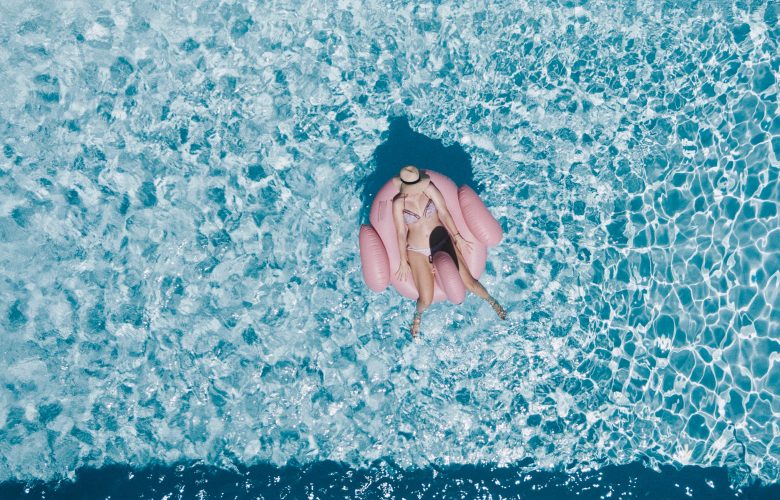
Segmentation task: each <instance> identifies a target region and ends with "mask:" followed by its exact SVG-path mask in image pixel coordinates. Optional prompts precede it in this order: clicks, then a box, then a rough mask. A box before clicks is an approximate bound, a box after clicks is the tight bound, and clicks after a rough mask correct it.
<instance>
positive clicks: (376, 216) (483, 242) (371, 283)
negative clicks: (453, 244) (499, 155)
mask: <svg viewBox="0 0 780 500" xmlns="http://www.w3.org/2000/svg"><path fill="white" fill-rule="evenodd" d="M424 172H425V173H427V174H428V175H429V176H430V177H431V182H433V183H434V184H435V185H436V187H437V188H438V189H439V191H441V194H442V196H443V197H444V201H445V202H446V204H447V209H448V210H449V212H450V214H451V215H452V218H453V220H454V221H455V225H456V226H457V228H458V231H459V232H460V234H461V236H463V237H464V238H465V239H467V240H469V241H471V242H472V250H471V252H468V253H467V254H466V255H464V259H465V260H466V264H467V265H468V267H469V270H470V271H471V274H472V276H474V278H475V279H479V277H480V276H481V275H482V272H483V271H484V270H485V262H486V260H487V247H489V246H495V245H497V244H498V243H499V242H500V241H501V238H502V237H503V231H502V229H501V225H500V224H499V223H498V221H497V220H496V219H495V218H494V217H493V216H492V215H491V214H490V212H489V211H488V209H487V208H486V207H485V204H484V203H482V200H481V199H480V197H479V195H477V193H475V192H474V190H473V189H471V188H470V187H468V186H465V185H464V186H461V187H460V188H458V187H457V186H456V185H455V183H454V182H453V181H452V180H451V179H450V178H449V177H447V176H445V175H442V174H440V173H438V172H433V171H431V170H424ZM397 194H398V188H397V187H396V186H395V185H394V184H393V182H392V179H391V180H389V181H387V183H386V184H385V185H384V186H382V188H381V189H380V190H379V192H378V193H377V195H376V197H375V198H374V201H373V202H372V204H371V211H370V213H369V217H368V219H369V221H370V222H371V224H363V225H362V226H360V237H359V239H360V262H361V265H362V267H363V278H364V279H365V281H366V284H367V285H368V288H370V289H371V290H373V291H374V292H381V291H382V290H384V289H385V288H387V285H388V284H391V285H393V288H395V289H396V290H397V291H398V293H400V294H401V295H403V296H404V297H408V298H410V299H415V300H416V299H417V297H418V296H419V293H418V292H417V288H416V287H415V286H414V280H413V279H412V277H411V276H407V278H406V280H404V281H398V279H396V277H395V270H396V269H398V265H399V263H400V252H399V249H398V238H397V235H396V233H395V225H394V224H393V208H392V205H393V198H395V196H396V195H397ZM404 251H406V250H404ZM432 260H433V266H434V268H435V269H436V273H435V274H434V276H435V280H434V292H433V301H434V302H439V301H442V300H444V299H447V300H449V301H450V302H453V303H456V304H460V303H461V302H463V299H464V298H465V296H466V289H465V286H464V284H463V280H461V278H460V274H459V273H458V268H457V266H456V264H455V262H453V260H452V257H450V255H449V254H448V253H446V252H435V253H434V254H433V256H432Z"/></svg>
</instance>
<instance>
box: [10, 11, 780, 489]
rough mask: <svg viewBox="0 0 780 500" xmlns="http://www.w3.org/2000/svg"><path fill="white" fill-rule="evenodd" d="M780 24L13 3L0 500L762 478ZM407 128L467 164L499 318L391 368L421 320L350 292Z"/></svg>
mask: <svg viewBox="0 0 780 500" xmlns="http://www.w3.org/2000/svg"><path fill="white" fill-rule="evenodd" d="M778 15H780V7H778V4H777V3H776V2H774V1H773V0H765V1H763V2H762V1H737V2H734V3H731V2H704V1H701V2H696V1H694V2H685V3H680V4H679V5H678V4H677V3H676V2H663V1H660V0H658V1H656V2H629V1H625V2H606V1H605V2H601V1H593V2H586V1H568V0H560V1H558V2H555V1H550V0H546V1H516V0H513V1H511V2H510V1H506V2H493V3H490V5H489V6H485V4H484V3H483V2H459V3H457V4H442V5H428V4H426V5H417V4H416V3H414V4H412V3H409V4H407V3H402V2H390V3H389V4H388V3H387V2H371V1H368V2H364V1H359V2H358V1H354V2H353V1H348V0H341V1H338V2H320V1H314V2H293V1H276V2H274V1H269V2H261V3H254V2H252V3H250V2H227V1H225V2H218V1H212V0H198V2H197V4H196V3H195V2H127V1H115V2H104V1H100V0H95V1H89V2H88V1H77V2H67V3H66V2H63V3H59V2H55V3H50V2H37V1H33V2H22V1H15V0H8V1H5V2H3V3H2V5H0V39H2V44H0V47H1V48H0V130H2V145H0V146H1V147H2V154H1V155H0V309H1V310H0V332H1V333H2V336H0V353H1V356H2V363H3V370H2V371H0V381H1V382H2V384H0V481H2V480H8V479H17V480H28V479H43V480H49V479H56V478H63V477H65V478H68V477H73V471H74V470H75V469H76V468H78V467H81V466H92V467H99V466H102V465H105V464H111V463H119V464H131V465H137V466H143V465H146V464H149V463H152V462H155V461H163V462H169V463H173V462H176V461H181V460H201V461H202V462H204V463H206V464H214V465H218V466H228V464H231V463H240V464H254V463H263V462H267V463H270V464H275V465H283V464H285V463H288V462H290V461H293V463H300V464H309V463H314V462H318V461H324V460H335V461H340V462H344V463H346V464H348V465H350V466H353V467H361V466H365V465H367V464H370V463H372V462H373V461H375V460H377V459H380V458H388V459H391V460H392V461H394V463H396V464H398V466H399V467H406V468H409V467H412V468H425V467H429V466H432V465H436V466H446V465H451V464H463V463H467V464H480V463H494V464H499V465H512V464H522V465H517V467H520V468H521V470H523V469H522V468H527V469H529V470H531V469H533V470H551V469H560V468H562V467H564V466H566V467H570V468H574V469H578V468H579V469H581V468H587V467H598V466H603V465H606V464H627V463H632V462H635V461H637V460H643V461H645V462H646V463H648V464H650V465H652V466H656V467H659V466H662V465H669V464H671V465H676V466H680V465H685V464H695V465H703V466H719V467H726V468H727V469H728V472H729V474H730V475H731V477H732V479H733V481H734V482H735V483H739V482H744V481H746V480H749V479H750V480H754V479H760V480H762V481H764V482H776V481H778V479H780V428H779V425H778V418H777V415H778V414H779V413H780V354H778V353H780V283H779V282H780V218H778V215H777V210H778V202H779V200H780V192H779V190H778V172H780V117H779V116H778V115H779V113H778V78H780V56H778V54H779V53H780V49H778V42H779V41H780V27H779V25H778ZM397 116H406V117H408V120H409V124H410V126H411V127H412V129H413V130H415V131H417V132H419V133H421V134H425V135H426V136H428V137H430V138H432V139H435V140H441V141H442V144H443V145H444V146H451V145H459V146H461V147H462V148H463V150H464V151H465V152H466V153H467V154H468V155H469V157H470V159H471V162H472V166H473V171H474V174H473V175H474V179H475V181H476V183H477V184H478V187H479V188H480V189H481V193H482V196H483V198H484V199H485V202H486V204H487V205H488V207H489V208H490V209H491V210H492V212H493V213H494V214H495V215H496V216H497V218H498V219H499V220H500V222H501V224H502V226H503V227H504V230H505V239H504V241H503V242H502V243H501V244H500V245H499V246H498V247H495V248H493V249H491V250H490V254H489V264H488V267H487V269H486V272H485V274H484V275H483V278H482V282H483V283H484V284H485V285H486V286H487V287H488V289H489V290H491V291H492V292H493V293H494V295H496V297H497V298H499V300H500V301H501V302H502V303H503V304H505V305H506V306H507V308H508V309H509V310H510V314H509V320H508V321H507V322H503V323H502V322H499V321H497V320H496V319H495V317H494V316H493V313H492V310H491V309H490V307H489V306H488V305H487V304H485V303H484V302H482V301H480V300H478V299H477V298H475V297H473V296H471V297H469V298H468V299H467V300H466V302H465V303H464V304H463V305H461V306H458V307H454V306H451V305H446V304H437V305H435V306H434V307H432V308H431V310H430V311H429V312H428V313H426V315H425V318H424V323H423V332H424V335H423V337H422V340H421V341H420V342H417V343H412V342H410V341H409V339H408V337H407V335H406V330H407V328H408V323H409V321H410V319H411V314H412V303H411V302H410V301H408V300H404V299H402V298H401V297H400V296H399V295H398V294H396V293H394V292H393V293H391V292H390V291H386V292H384V293H382V294H378V295H377V294H372V293H370V292H369V291H368V289H367V288H366V286H365V285H364V283H363V280H362V276H361V271H360V267H359V264H360V261H359V257H358V254H357V234H358V227H359V224H360V223H361V222H364V220H363V215H364V211H363V210H362V206H361V205H362V201H361V190H362V186H363V183H364V182H365V179H366V178H367V177H368V176H369V175H370V174H371V173H372V172H373V170H374V167H375V159H374V157H373V153H374V151H375V149H376V148H377V147H378V146H379V145H380V144H382V142H383V141H385V140H386V139H387V136H388V132H387V131H388V127H389V125H390V123H391V122H392V120H393V119H394V118H393V117H397ZM420 166H422V167H432V168H438V169H442V170H444V171H446V167H447V165H435V164H431V165H420ZM475 187H476V186H475Z"/></svg>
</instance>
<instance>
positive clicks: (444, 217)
mask: <svg viewBox="0 0 780 500" xmlns="http://www.w3.org/2000/svg"><path fill="white" fill-rule="evenodd" d="M425 194H426V195H428V198H430V199H431V200H433V204H434V205H436V211H437V212H439V219H441V222H442V223H443V224H444V227H445V228H446V229H447V231H449V232H450V234H451V235H452V237H453V238H455V235H457V234H460V233H459V232H458V227H457V226H456V225H455V221H454V220H453V218H452V215H450V211H449V210H447V203H446V202H445V201H444V196H442V194H441V191H439V188H437V187H436V186H434V185H433V183H431V184H429V185H428V188H426V190H425Z"/></svg>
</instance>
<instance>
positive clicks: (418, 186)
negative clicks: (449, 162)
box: [393, 172, 431, 194]
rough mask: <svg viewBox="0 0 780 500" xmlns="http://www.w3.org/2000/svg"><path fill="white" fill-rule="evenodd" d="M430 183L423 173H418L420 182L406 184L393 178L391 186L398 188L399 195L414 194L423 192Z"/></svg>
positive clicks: (429, 178) (428, 177)
mask: <svg viewBox="0 0 780 500" xmlns="http://www.w3.org/2000/svg"><path fill="white" fill-rule="evenodd" d="M430 183H431V177H430V176H429V175H428V174H426V173H425V172H420V180H418V181H417V182H415V183H413V184H407V183H405V182H403V181H402V180H401V178H400V177H398V176H396V177H393V185H395V187H397V188H398V191H399V192H400V193H401V194H416V193H422V192H423V191H425V188H427V187H428V184H430Z"/></svg>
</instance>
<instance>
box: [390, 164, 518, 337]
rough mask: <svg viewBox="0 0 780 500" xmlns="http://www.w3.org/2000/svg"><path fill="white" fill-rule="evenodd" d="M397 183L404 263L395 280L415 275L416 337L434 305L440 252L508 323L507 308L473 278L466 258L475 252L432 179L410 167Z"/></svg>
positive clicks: (396, 202) (395, 207) (396, 205)
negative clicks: (436, 260) (424, 315)
mask: <svg viewBox="0 0 780 500" xmlns="http://www.w3.org/2000/svg"><path fill="white" fill-rule="evenodd" d="M393 182H394V183H395V185H396V186H397V187H398V190H399V191H400V192H399V193H398V195H396V197H395V198H393V221H394V222H395V228H396V232H397V233H398V248H399V249H401V252H400V254H401V262H400V264H399V266H398V270H397V271H396V273H395V276H396V278H398V280H399V281H404V280H406V279H408V277H409V274H411V276H412V279H413V280H414V285H415V287H416V288H417V291H418V292H419V298H418V299H417V308H416V310H415V312H414V319H413V320H412V327H411V333H412V337H416V336H417V334H418V333H419V331H420V322H421V321H422V313H423V311H425V310H426V309H427V308H428V306H430V305H431V302H432V301H433V287H434V281H433V279H434V278H433V273H434V272H435V271H434V267H433V264H432V262H433V253H435V252H437V251H444V252H447V253H449V254H450V256H451V257H452V260H453V261H455V262H456V263H457V266H458V271H459V272H460V277H461V279H462V280H463V283H464V284H465V285H466V289H467V290H470V291H471V292H472V293H474V294H476V295H477V296H479V297H481V298H483V299H485V300H486V301H487V302H488V304H490V305H491V306H492V307H493V309H494V310H495V311H496V314H498V316H499V317H500V318H501V319H505V318H506V311H505V310H504V308H503V307H501V305H500V304H499V303H498V302H497V301H496V299H494V298H493V297H491V296H490V294H489V293H488V292H487V290H485V287H484V286H482V283H480V282H479V281H477V280H475V279H474V277H473V276H472V275H471V272H470V271H469V268H468V266H467V264H466V261H465V259H464V258H463V254H464V253H466V252H470V251H471V245H472V244H471V242H470V241H468V240H466V239H465V238H463V236H461V234H460V233H459V232H458V229H457V227H456V226H455V221H453V220H452V216H451V215H450V212H449V211H448V210H447V205H446V204H445V203H444V197H442V194H441V192H440V191H439V190H438V189H437V188H436V186H434V185H433V183H432V182H431V179H430V177H429V176H428V175H427V174H425V173H422V174H421V173H420V171H419V170H417V168H416V167H414V166H412V165H407V166H405V167H404V168H402V169H401V172H400V173H399V175H398V177H394V178H393ZM453 242H454V243H455V244H454V246H453ZM403 249H406V251H404V250H403Z"/></svg>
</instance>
